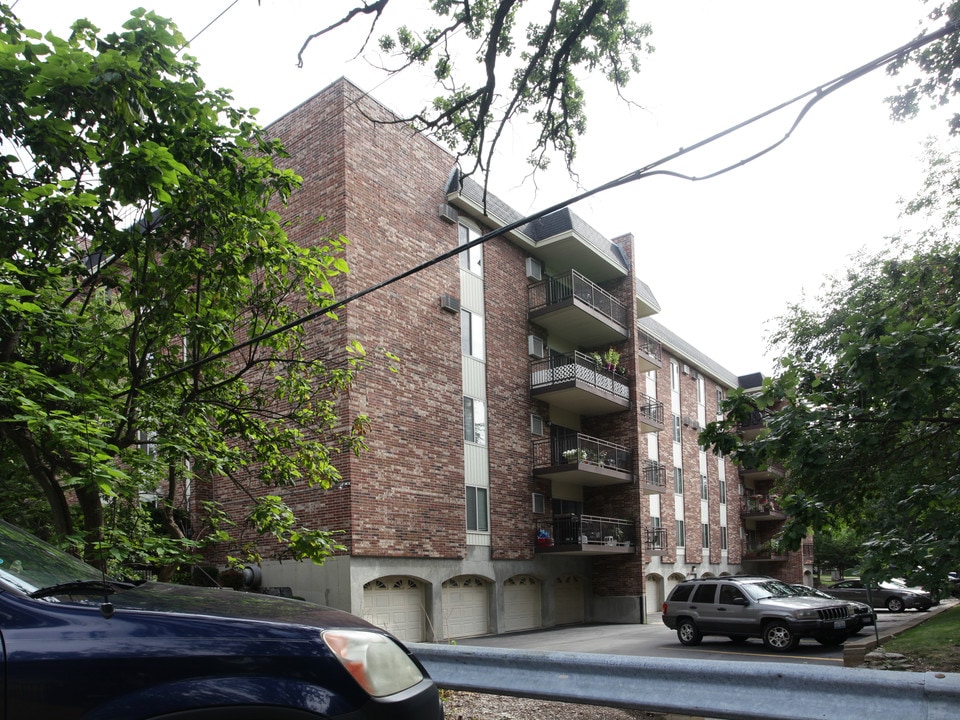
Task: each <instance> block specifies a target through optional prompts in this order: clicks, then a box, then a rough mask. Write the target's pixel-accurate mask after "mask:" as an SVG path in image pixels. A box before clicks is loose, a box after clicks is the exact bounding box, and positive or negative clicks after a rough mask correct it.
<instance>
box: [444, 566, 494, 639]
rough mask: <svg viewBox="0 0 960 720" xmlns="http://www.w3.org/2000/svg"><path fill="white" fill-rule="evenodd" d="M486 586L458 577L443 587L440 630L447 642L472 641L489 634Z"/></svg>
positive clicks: (488, 596)
mask: <svg viewBox="0 0 960 720" xmlns="http://www.w3.org/2000/svg"><path fill="white" fill-rule="evenodd" d="M489 619H490V584H489V583H488V582H487V581H486V580H484V579H483V578H480V577H474V576H472V575H462V576H460V577H455V578H451V579H450V580H447V581H446V582H445V583H444V584H443V629H444V632H445V634H446V637H448V638H464V637H475V636H477V635H487V634H489V632H490V620H489Z"/></svg>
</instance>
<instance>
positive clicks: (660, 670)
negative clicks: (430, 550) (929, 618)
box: [409, 643, 960, 720]
mask: <svg viewBox="0 0 960 720" xmlns="http://www.w3.org/2000/svg"><path fill="white" fill-rule="evenodd" d="M409 647H410V649H411V650H412V651H413V653H414V655H416V656H417V658H418V659H419V660H420V662H421V663H423V665H424V667H425V668H426V669H427V672H428V673H429V674H430V677H431V678H433V681H434V682H435V683H436V684H437V686H438V687H440V688H444V689H447V690H465V691H469V692H480V693H490V694H493V695H512V696H514V697H526V698H538V699H541V700H550V701H556V702H569V703H579V704H587V705H600V706H604V707H618V708H626V709H632V710H645V711H647V712H660V713H670V714H675V715H687V716H696V717H704V716H706V717H710V718H723V719H724V720H815V719H816V720H822V718H880V717H884V718H887V717H890V718H926V719H927V720H947V719H948V718H949V719H953V718H956V717H957V716H958V711H960V674H958V673H934V672H927V673H911V672H898V671H892V670H866V669H863V668H837V667H829V666H823V665H792V664H787V663H760V662H737V663H735V664H731V663H729V662H722V661H717V660H685V659H677V658H650V657H633V656H623V655H598V654H593V653H566V652H537V651H529V650H510V649H505V648H488V647H468V646H465V645H432V644H424V643H410V644H409Z"/></svg>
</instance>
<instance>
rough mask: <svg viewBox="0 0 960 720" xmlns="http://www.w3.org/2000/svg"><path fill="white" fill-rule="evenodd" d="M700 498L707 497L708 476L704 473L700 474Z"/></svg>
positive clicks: (704, 498)
mask: <svg viewBox="0 0 960 720" xmlns="http://www.w3.org/2000/svg"><path fill="white" fill-rule="evenodd" d="M700 499H701V500H706V499H707V476H706V475H703V474H701V475H700Z"/></svg>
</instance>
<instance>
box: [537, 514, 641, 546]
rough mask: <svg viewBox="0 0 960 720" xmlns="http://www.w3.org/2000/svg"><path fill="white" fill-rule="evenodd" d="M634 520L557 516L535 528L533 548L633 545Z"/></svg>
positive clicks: (588, 516) (634, 542) (587, 516)
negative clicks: (534, 546)
mask: <svg viewBox="0 0 960 720" xmlns="http://www.w3.org/2000/svg"><path fill="white" fill-rule="evenodd" d="M635 535H636V533H635V532H634V527H633V520H625V519H622V518H609V517H600V516H597V515H557V516H555V517H554V518H553V520H547V521H542V522H540V523H538V525H537V536H536V546H537V547H538V548H540V549H547V548H553V549H558V548H570V547H571V546H577V547H578V548H579V549H581V550H587V551H589V550H591V549H593V550H600V551H602V550H605V549H610V550H615V549H616V548H629V547H635V546H636V537H635Z"/></svg>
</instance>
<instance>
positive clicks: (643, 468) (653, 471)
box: [640, 460, 667, 489]
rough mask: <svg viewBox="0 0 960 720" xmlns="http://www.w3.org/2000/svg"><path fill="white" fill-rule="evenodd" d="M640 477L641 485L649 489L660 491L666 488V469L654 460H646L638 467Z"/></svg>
mask: <svg viewBox="0 0 960 720" xmlns="http://www.w3.org/2000/svg"><path fill="white" fill-rule="evenodd" d="M640 477H641V479H642V480H643V483H644V484H645V485H649V486H650V487H655V488H661V489H666V487H667V468H666V466H665V465H664V464H663V463H661V462H657V461H656V460H647V461H646V462H644V463H642V464H641V465H640Z"/></svg>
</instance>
